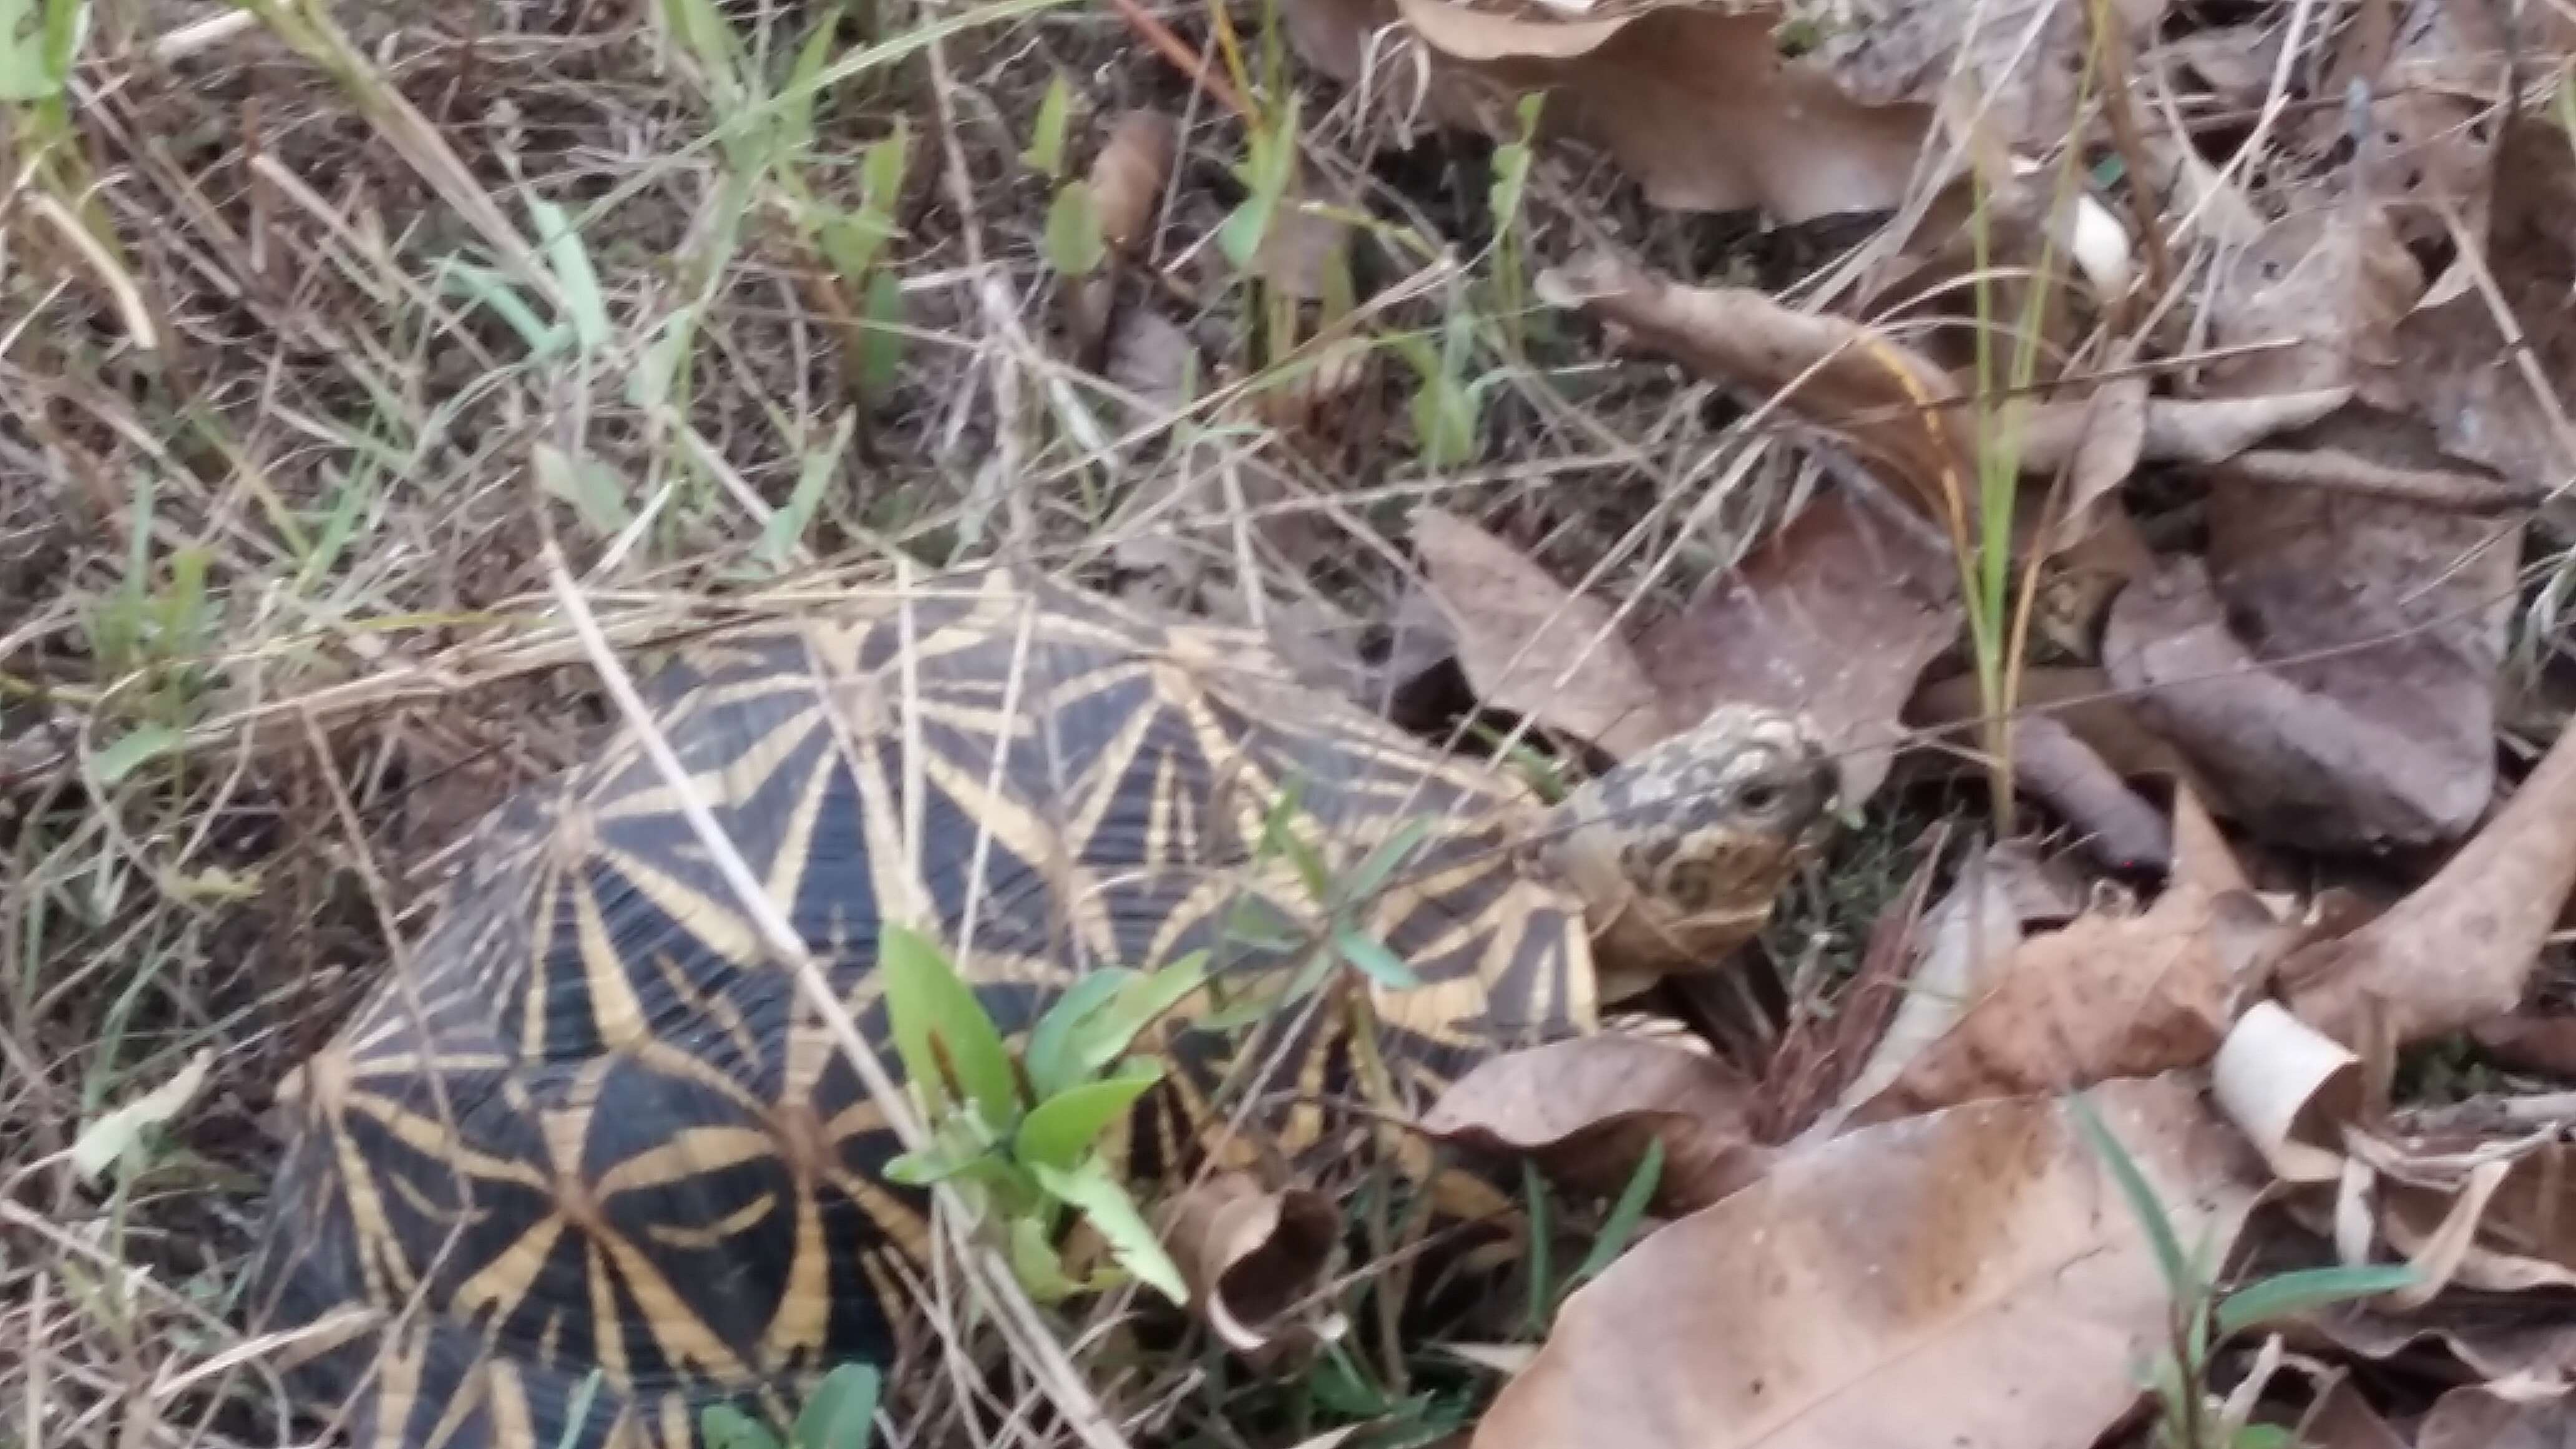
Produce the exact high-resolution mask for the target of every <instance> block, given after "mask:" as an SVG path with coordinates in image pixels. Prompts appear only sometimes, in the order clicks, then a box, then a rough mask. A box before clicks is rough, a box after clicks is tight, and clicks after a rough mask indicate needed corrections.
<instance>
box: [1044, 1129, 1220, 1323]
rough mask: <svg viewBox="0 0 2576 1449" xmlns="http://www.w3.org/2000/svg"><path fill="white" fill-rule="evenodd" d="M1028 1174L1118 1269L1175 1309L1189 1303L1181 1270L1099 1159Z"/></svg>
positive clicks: (1187, 1290) (1188, 1292)
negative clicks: (1078, 1220)
mask: <svg viewBox="0 0 2576 1449" xmlns="http://www.w3.org/2000/svg"><path fill="white" fill-rule="evenodd" d="M1029 1171H1030V1172H1031V1174H1033V1175H1034V1176H1035V1177H1036V1178H1037V1180H1038V1186H1039V1187H1041V1188H1044V1189H1045V1190H1046V1191H1047V1193H1048V1195H1049V1196H1052V1197H1054V1198H1056V1199H1058V1200H1060V1201H1062V1202H1065V1203H1068V1204H1070V1205H1071V1206H1072V1207H1073V1208H1074V1210H1075V1211H1077V1212H1079V1213H1081V1214H1082V1216H1083V1217H1084V1218H1085V1219H1086V1220H1087V1221H1089V1222H1090V1224H1091V1225H1092V1226H1093V1227H1094V1228H1096V1229H1098V1230H1099V1232H1100V1236H1101V1238H1102V1240H1103V1241H1105V1242H1107V1243H1108V1244H1109V1252H1110V1255H1111V1256H1112V1257H1114V1258H1116V1259H1117V1260H1118V1265H1119V1266H1120V1267H1122V1268H1124V1269H1126V1270H1127V1272H1128V1273H1129V1274H1130V1275H1132V1276H1133V1277H1135V1278H1136V1279H1137V1280H1138V1281H1139V1282H1142V1283H1144V1284H1145V1285H1146V1286H1148V1287H1150V1288H1152V1289H1154V1290H1155V1291H1156V1292H1158V1293H1160V1294H1162V1295H1163V1296H1164V1297H1166V1298H1168V1299H1170V1300H1172V1301H1173V1302H1174V1303H1183V1304H1185V1303H1187V1302H1189V1301H1190V1290H1189V1287H1188V1285H1186V1284H1185V1283H1183V1282H1182V1281H1181V1270H1180V1267H1179V1265H1177V1264H1175V1263H1174V1262H1173V1261H1172V1256H1171V1254H1169V1253H1167V1252H1165V1251H1163V1244H1162V1242H1161V1240H1160V1239H1158V1238H1156V1237H1155V1236H1154V1230H1153V1228H1152V1227H1150V1226H1148V1225H1147V1224H1146V1222H1145V1215H1144V1214H1143V1213H1142V1212H1140V1211H1138V1210H1137V1207H1136V1200H1135V1199H1134V1198H1132V1197H1129V1196H1128V1195H1127V1189H1126V1188H1124V1187H1122V1186H1120V1185H1119V1183H1118V1180H1117V1179H1116V1178H1114V1177H1111V1176H1110V1175H1109V1169H1108V1167H1107V1166H1106V1165H1105V1164H1103V1163H1102V1162H1101V1161H1100V1160H1099V1159H1098V1158H1093V1159H1091V1160H1090V1161H1088V1162H1086V1163H1084V1164H1083V1165H1082V1166H1080V1167H1078V1168H1074V1169H1073V1170H1071V1171H1063V1170H1059V1169H1057V1168H1052V1167H1041V1166H1034V1165H1033V1166H1031V1167H1030V1169H1029Z"/></svg>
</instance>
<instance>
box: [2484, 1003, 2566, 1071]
mask: <svg viewBox="0 0 2576 1449" xmlns="http://www.w3.org/2000/svg"><path fill="white" fill-rule="evenodd" d="M2469 1037H2470V1039H2471V1040H2473V1041H2475V1042H2476V1043H2477V1044H2478V1047H2479V1049H2480V1050H2483V1051H2485V1052H2486V1053H2487V1054H2488V1055H2490V1056H2492V1057H2494V1058H2495V1059H2496V1060H2497V1061H2500V1062H2502V1063H2504V1064H2505V1065H2506V1066H2508V1067H2511V1068H2513V1069H2514V1070H2516V1071H2523V1072H2538V1073H2542V1074H2544V1075H2547V1076H2553V1077H2560V1078H2565V1079H2567V1080H2570V1081H2576V1016H2541V1015H2536V1014H2534V1013H2532V1012H2529V1011H2523V1012H2517V1013H2515V1014H2514V1015H2512V1016H2507V1017H2501V1018H2499V1019H2497V1020H2494V1021H2482V1022H2479V1023H2478V1024H2477V1025H2475V1026H2472V1027H2470V1028H2469Z"/></svg>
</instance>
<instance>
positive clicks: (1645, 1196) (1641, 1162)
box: [1565, 1137, 1664, 1288]
mask: <svg viewBox="0 0 2576 1449" xmlns="http://www.w3.org/2000/svg"><path fill="white" fill-rule="evenodd" d="M1663 1177H1664V1140H1663V1139H1662V1138H1660V1137H1650V1138H1648V1139H1647V1140H1646V1155H1645V1156H1643V1157H1641V1158H1639V1159H1638V1160H1637V1170H1636V1171H1634V1172H1632V1173H1630V1174H1628V1185H1627V1186H1626V1187H1623V1188H1621V1189H1619V1200H1618V1201H1617V1202H1615V1203H1612V1204H1611V1205H1610V1216H1609V1217H1607V1218H1605V1219H1603V1220H1602V1223H1601V1235H1600V1236H1599V1237H1597V1238H1594V1239H1593V1240H1592V1248H1591V1251H1589V1252H1587V1253H1585V1254H1584V1255H1583V1261H1582V1262H1581V1263H1579V1264H1577V1265H1576V1266H1575V1269H1574V1276H1573V1277H1571V1278H1568V1279H1566V1280H1565V1286H1566V1287H1568V1288H1575V1287H1579V1286H1581V1285H1582V1284H1584V1283H1588V1282H1590V1281H1591V1280H1592V1279H1594V1278H1596V1277H1598V1276H1600V1274H1601V1272H1602V1271H1603V1270H1604V1269H1606V1268H1608V1267H1609V1266H1610V1265H1611V1264H1612V1263H1615V1262H1617V1261H1618V1260H1619V1255H1620V1254H1621V1253H1624V1252H1626V1251H1628V1240H1629V1239H1631V1238H1633V1237H1635V1236H1636V1235H1637V1225H1638V1224H1639V1223H1642V1222H1644V1221H1645V1220H1646V1205H1647V1204H1648V1203H1651V1202H1653V1201H1654V1199H1655V1185H1656V1184H1657V1183H1659V1182H1661V1181H1663Z"/></svg>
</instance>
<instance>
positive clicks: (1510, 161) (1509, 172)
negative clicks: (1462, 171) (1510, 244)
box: [1485, 92, 1546, 231]
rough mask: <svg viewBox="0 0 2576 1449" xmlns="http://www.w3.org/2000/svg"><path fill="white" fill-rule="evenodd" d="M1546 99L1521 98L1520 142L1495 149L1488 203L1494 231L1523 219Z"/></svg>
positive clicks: (1537, 95) (1539, 96)
mask: <svg viewBox="0 0 2576 1449" xmlns="http://www.w3.org/2000/svg"><path fill="white" fill-rule="evenodd" d="M1545 99H1546V97H1545V96H1544V95H1541V94H1539V93H1537V92H1533V93H1531V94H1529V95H1525V96H1523V97H1521V99H1520V104H1519V106H1518V107H1517V109H1518V111H1519V114H1520V122H1521V133H1520V139H1518V140H1516V141H1512V142H1510V143H1508V144H1505V145H1502V146H1497V147H1495V148H1494V184H1493V185H1492V186H1491V187H1489V188H1488V189H1487V190H1486V194H1485V199H1486V202H1487V204H1488V205H1490V206H1491V207H1492V208H1493V216H1494V228H1495V230H1497V231H1502V230H1506V229H1508V228H1509V227H1510V226H1511V224H1512V222H1513V220H1514V219H1515V218H1517V217H1518V216H1519V215H1520V211H1521V196H1522V193H1523V192H1525V191H1526V190H1527V189H1528V187H1529V173H1530V160H1531V158H1532V157H1533V156H1534V155H1535V154H1536V153H1535V151H1534V149H1533V148H1532V147H1531V145H1530V138H1531V137H1533V136H1535V135H1536V134H1537V133H1538V113H1539V107H1540V105H1541V104H1542V103H1543V102H1544V101H1545Z"/></svg>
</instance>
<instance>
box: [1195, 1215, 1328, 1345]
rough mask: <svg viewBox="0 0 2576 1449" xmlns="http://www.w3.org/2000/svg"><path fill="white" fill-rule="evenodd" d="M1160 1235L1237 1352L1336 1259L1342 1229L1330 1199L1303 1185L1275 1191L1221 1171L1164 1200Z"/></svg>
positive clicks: (1265, 1331)
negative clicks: (1176, 1195)
mask: <svg viewBox="0 0 2576 1449" xmlns="http://www.w3.org/2000/svg"><path fill="white" fill-rule="evenodd" d="M1164 1211H1165V1217H1164V1225H1163V1229H1162V1237H1163V1241H1164V1242H1165V1244H1166V1245H1167V1246H1168V1247H1169V1248H1170V1250H1171V1253H1172V1257H1173V1260H1174V1261H1176V1262H1177V1263H1179V1264H1180V1268H1181V1276H1182V1278H1183V1279H1184V1280H1185V1281H1187V1283H1188V1284H1189V1289H1190V1303H1191V1306H1192V1307H1193V1308H1194V1309H1195V1310H1196V1311H1197V1312H1198V1313H1199V1315H1200V1316H1201V1317H1202V1318H1204V1319H1205V1320H1206V1322H1207V1324H1208V1326H1209V1328H1211V1329H1212V1330H1214V1331H1215V1333H1216V1335H1217V1337H1218V1338H1220V1339H1222V1340H1223V1341H1224V1342H1225V1343H1226V1345H1227V1346H1228V1347H1230V1348H1232V1349H1234V1350H1235V1351H1236V1352H1238V1353H1258V1352H1260V1351H1261V1350H1263V1349H1265V1348H1267V1347H1269V1346H1270V1345H1271V1344H1272V1343H1274V1342H1276V1341H1277V1340H1278V1339H1279V1338H1280V1336H1281V1334H1282V1333H1283V1331H1285V1330H1286V1329H1287V1328H1289V1327H1290V1326H1291V1324H1290V1322H1289V1319H1288V1315H1289V1314H1290V1313H1291V1312H1292V1310H1294V1309H1295V1308H1296V1306H1297V1305H1298V1303H1299V1301H1300V1300H1302V1299H1304V1298H1305V1297H1306V1296H1307V1295H1308V1294H1309V1293H1311V1292H1312V1291H1313V1290H1314V1289H1315V1287H1316V1286H1317V1285H1318V1284H1319V1282H1320V1281H1321V1279H1322V1276H1323V1273H1324V1271H1325V1269H1326V1268H1327V1267H1329V1266H1330V1265H1331V1262H1332V1255H1333V1249H1334V1246H1335V1244H1336V1242H1337V1240H1338V1238H1339V1236H1340V1233H1341V1217H1340V1215H1339V1214H1337V1213H1336V1212H1334V1210H1333V1205H1332V1204H1331V1203H1330V1202H1329V1201H1327V1200H1325V1199H1324V1198H1323V1197H1321V1196H1318V1195H1317V1194H1315V1193H1311V1192H1307V1191H1305V1190H1303V1189H1299V1188H1290V1189H1287V1190H1285V1191H1273V1190H1270V1189H1268V1188H1265V1187H1263V1186H1262V1185H1261V1184H1260V1183H1259V1182H1258V1181H1256V1180H1255V1179H1254V1178H1252V1177H1251V1176H1250V1175H1249V1174H1246V1173H1241V1172H1227V1173H1220V1174H1218V1175H1216V1176H1214V1177H1211V1178H1208V1179H1206V1180H1204V1181H1202V1182H1199V1183H1196V1184H1194V1185H1192V1186H1191V1187H1189V1188H1187V1189H1185V1190H1184V1191H1183V1192H1182V1193H1181V1194H1180V1195H1179V1196H1178V1197H1176V1198H1174V1199H1173V1200H1172V1202H1171V1203H1170V1204H1169V1206H1168V1207H1166V1208H1165V1210H1164Z"/></svg>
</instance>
